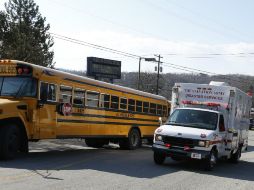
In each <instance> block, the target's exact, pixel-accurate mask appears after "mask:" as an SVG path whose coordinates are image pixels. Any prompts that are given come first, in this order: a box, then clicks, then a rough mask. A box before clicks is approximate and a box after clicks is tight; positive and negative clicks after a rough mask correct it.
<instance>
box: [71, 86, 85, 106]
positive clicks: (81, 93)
mask: <svg viewBox="0 0 254 190" xmlns="http://www.w3.org/2000/svg"><path fill="white" fill-rule="evenodd" d="M73 104H74V105H77V106H84V105H85V90H83V89H79V88H76V89H74V98H73Z"/></svg>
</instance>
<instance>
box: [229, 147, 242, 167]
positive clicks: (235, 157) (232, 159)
mask: <svg viewBox="0 0 254 190" xmlns="http://www.w3.org/2000/svg"><path fill="white" fill-rule="evenodd" d="M241 149H242V148H241V147H239V148H238V149H237V151H236V153H234V154H231V157H230V162H232V163H234V164H237V163H238V162H239V160H240V157H241V152H242V151H241Z"/></svg>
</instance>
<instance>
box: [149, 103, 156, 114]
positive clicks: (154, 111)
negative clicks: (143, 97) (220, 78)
mask: <svg viewBox="0 0 254 190" xmlns="http://www.w3.org/2000/svg"><path fill="white" fill-rule="evenodd" d="M150 113H152V114H156V104H153V103H150Z"/></svg>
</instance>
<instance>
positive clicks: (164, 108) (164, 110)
mask: <svg viewBox="0 0 254 190" xmlns="http://www.w3.org/2000/svg"><path fill="white" fill-rule="evenodd" d="M162 114H163V116H164V117H165V116H167V106H163V107H162Z"/></svg>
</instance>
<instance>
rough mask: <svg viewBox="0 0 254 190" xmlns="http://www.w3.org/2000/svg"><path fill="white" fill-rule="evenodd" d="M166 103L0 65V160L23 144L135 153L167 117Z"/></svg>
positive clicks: (54, 73)
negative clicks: (63, 142) (64, 142)
mask: <svg viewBox="0 0 254 190" xmlns="http://www.w3.org/2000/svg"><path fill="white" fill-rule="evenodd" d="M169 108H170V105H169V102H168V101H167V99H166V98H164V97H161V96H158V95H153V94H150V93H145V92H142V91H138V90H134V89H131V88H126V87H122V86H119V85H113V84H109V83H105V82H101V81H97V80H93V79H90V78H87V77H81V76H77V75H73V74H70V73H66V72H62V71H58V70H54V69H50V68H45V67H41V66H37V65H33V64H29V63H26V62H21V61H15V60H0V157H1V158H4V159H8V158H13V157H15V155H16V153H17V152H19V151H20V152H28V141H37V140H40V139H55V138H85V141H86V144H87V145H88V146H92V147H101V146H103V145H105V144H108V143H109V142H110V141H111V142H117V143H119V145H120V147H121V148H124V149H135V148H138V147H139V146H140V145H141V141H142V139H148V140H152V138H153V133H154V131H155V129H156V128H157V127H159V124H160V120H162V122H164V121H165V120H166V118H167V116H168V113H169V110H168V109H169Z"/></svg>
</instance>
